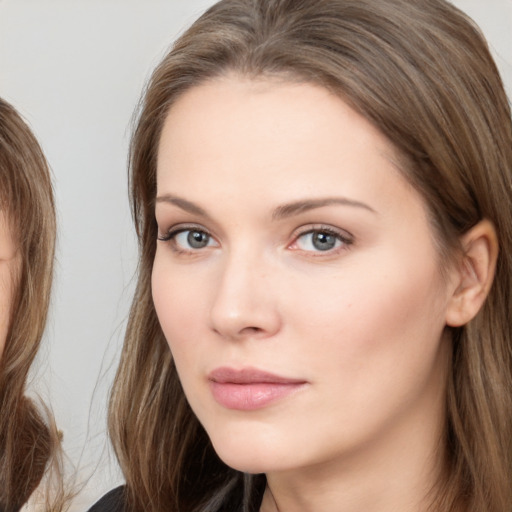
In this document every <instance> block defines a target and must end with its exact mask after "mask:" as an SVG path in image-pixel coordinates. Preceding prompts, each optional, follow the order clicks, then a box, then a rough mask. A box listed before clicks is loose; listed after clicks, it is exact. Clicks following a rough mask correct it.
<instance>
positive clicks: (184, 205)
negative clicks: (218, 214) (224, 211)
mask: <svg viewBox="0 0 512 512" xmlns="http://www.w3.org/2000/svg"><path fill="white" fill-rule="evenodd" d="M155 203H168V204H173V205H175V206H177V207H178V208H181V209H182V210H184V211H186V212H188V213H191V214H193V215H200V216H201V217H207V218H209V217H210V216H209V215H208V213H207V212H206V210H203V208H201V207H200V206H198V205H197V204H195V203H193V202H192V201H187V200H186V199H183V198H181V197H176V196H173V195H172V194H164V195H162V196H158V197H157V198H156V199H155Z"/></svg>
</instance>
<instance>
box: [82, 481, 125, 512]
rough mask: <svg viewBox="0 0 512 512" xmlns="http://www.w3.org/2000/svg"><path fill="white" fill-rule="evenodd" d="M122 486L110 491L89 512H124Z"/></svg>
mask: <svg viewBox="0 0 512 512" xmlns="http://www.w3.org/2000/svg"><path fill="white" fill-rule="evenodd" d="M123 491H124V486H121V487H117V488H116V489H113V490H111V491H110V492H108V493H107V494H105V496H103V498H101V499H100V500H99V501H98V502H96V503H95V504H94V505H93V506H92V507H91V508H90V509H89V512H123V511H124V492H123Z"/></svg>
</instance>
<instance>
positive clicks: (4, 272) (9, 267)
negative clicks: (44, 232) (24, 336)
mask: <svg viewBox="0 0 512 512" xmlns="http://www.w3.org/2000/svg"><path fill="white" fill-rule="evenodd" d="M18 260H19V258H18V255H17V251H16V244H15V242H14V240H13V237H12V235H11V229H10V226H9V222H8V219H7V217H6V215H5V213H4V212H2V211H0V356H1V355H2V353H3V351H4V346H5V341H6V337H7V330H8V328H9V320H10V315H11V302H12V295H13V288H14V286H13V276H14V274H15V272H16V269H17V266H18Z"/></svg>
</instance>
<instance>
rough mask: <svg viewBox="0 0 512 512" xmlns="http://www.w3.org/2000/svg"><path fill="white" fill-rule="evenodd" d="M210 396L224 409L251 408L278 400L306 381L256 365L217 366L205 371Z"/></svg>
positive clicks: (299, 387) (248, 409)
mask: <svg viewBox="0 0 512 512" xmlns="http://www.w3.org/2000/svg"><path fill="white" fill-rule="evenodd" d="M208 382H209V386H210V390H211V392H212V395H213V398H214V399H215V401H216V402H217V403H219V404H220V405H222V406H223V407H225V408H227V409H234V410H239V411H252V410H256V409H262V408H264V407H267V406H269V405H271V404H273V403H274V402H277V401H280V400H282V399H284V398H286V397H288V396H289V395H291V394H293V393H295V392H296V391H298V390H299V389H301V388H303V387H304V386H305V385H306V384H307V382H306V381H305V380H300V379H292V378H288V377H283V376H280V375H275V374H273V373H268V372H265V371H261V370H258V369H255V368H243V369H240V370H237V369H234V368H228V367H222V368H216V369H215V370H213V371H212V372H211V373H210V374H209V375H208Z"/></svg>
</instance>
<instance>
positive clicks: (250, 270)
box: [210, 253, 281, 340]
mask: <svg viewBox="0 0 512 512" xmlns="http://www.w3.org/2000/svg"><path fill="white" fill-rule="evenodd" d="M275 277H276V276H275V269H274V270H272V265H270V264H269V262H265V260H264V258H253V257H247V255H242V254H240V253H239V254H238V255H235V254H233V255H231V256H230V257H228V258H227V259H226V261H225V263H224V264H223V266H222V270H221V271H220V275H219V281H218V286H217V288H216V292H215V295H214V298H213V301H212V305H211V309H210V322H211V327H212V329H213V330H214V331H215V332H216V333H217V334H219V335H220V336H222V337H224V338H226V339H230V340H241V339H244V338H269V337H271V336H273V335H274V334H276V333H277V332H278V331H279V329H280V328H281V316H280V314H279V311H278V297H277V295H276V286H275Z"/></svg>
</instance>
